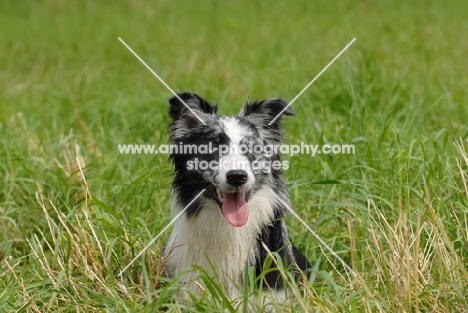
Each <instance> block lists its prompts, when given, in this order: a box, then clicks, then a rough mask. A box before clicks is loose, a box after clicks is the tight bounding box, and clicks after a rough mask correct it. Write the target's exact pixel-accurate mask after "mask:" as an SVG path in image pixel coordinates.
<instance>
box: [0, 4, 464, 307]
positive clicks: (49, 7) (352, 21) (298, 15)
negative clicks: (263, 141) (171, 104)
mask: <svg viewBox="0 0 468 313" xmlns="http://www.w3.org/2000/svg"><path fill="white" fill-rule="evenodd" d="M466 12H468V3H467V2H466V1H463V0H458V1H447V2H442V1H422V0H416V1H411V2H408V3H407V2H405V1H383V0H382V1H341V2H336V3H331V2H329V1H325V0H318V1H313V2H310V1H296V2H291V3H289V2H286V1H281V2H280V1H278V2H273V1H263V0H259V1H242V3H241V2H239V1H230V0H228V1H215V0H210V1H198V2H195V1H192V2H188V1H179V0H176V1H155V2H154V3H153V2H150V1H143V0H129V1H114V2H112V3H111V2H107V3H106V2H97V1H74V2H71V1H62V0H44V1H27V0H21V1H2V2H0V28H1V29H2V36H1V40H0V51H1V52H0V84H1V86H2V88H1V92H0V261H1V267H0V311H5V312H24V311H26V312H57V311H60V312H75V311H80V312H114V311H117V312H146V311H147V312H154V311H158V310H167V311H169V312H179V311H181V310H183V306H184V305H191V308H190V311H191V312H207V311H208V312H220V311H222V310H223V309H228V311H229V310H230V311H233V310H234V309H232V308H233V307H235V305H236V304H235V303H230V302H229V301H227V300H226V299H225V298H224V295H223V292H222V290H221V289H220V286H219V284H218V283H217V282H216V280H213V279H211V278H210V277H209V275H206V274H201V275H200V282H202V283H203V284H204V286H205V291H206V292H205V293H204V294H203V295H201V296H200V297H199V298H195V297H194V298H192V299H191V300H190V301H189V303H187V302H186V301H183V300H181V299H178V298H177V293H176V291H177V290H178V289H179V288H180V285H179V284H178V283H177V280H175V281H167V280H166V279H164V278H163V277H161V276H162V273H161V262H160V261H161V260H160V253H161V249H162V247H163V245H164V239H161V240H158V241H157V242H156V243H155V244H154V245H153V246H152V247H151V249H150V250H148V251H147V252H146V253H145V255H144V257H142V258H140V259H139V260H138V261H137V262H136V263H135V264H134V266H132V267H131V268H130V269H129V270H128V271H127V272H126V273H125V274H124V278H123V279H122V280H120V279H117V278H115V277H116V274H117V273H118V272H119V271H120V270H121V269H122V268H123V267H124V266H125V265H126V264H127V263H128V262H129V261H130V260H131V259H132V258H133V256H135V255H136V254H137V253H138V252H139V251H140V250H141V248H142V247H144V246H145V245H146V243H148V242H149V241H150V240H151V239H152V238H153V236H155V235H156V234H157V233H158V232H159V231H160V230H161V229H162V228H163V227H164V226H165V225H166V224H167V223H168V222H169V220H170V215H169V201H168V200H169V199H168V197H169V185H170V182H171V171H172V170H171V166H170V164H169V163H168V162H167V158H166V156H162V155H157V156H148V155H132V156H129V155H119V153H118V149H117V145H118V144H127V143H151V144H163V143H167V138H168V124H169V118H168V116H167V113H166V112H167V100H168V98H170V97H171V94H170V93H169V92H168V91H167V90H166V89H165V88H164V86H162V85H161V84H160V83H159V82H158V81H157V80H156V78H154V77H153V76H152V75H151V74H150V72H149V71H148V70H147V69H146V68H144V67H143V65H141V64H140V62H138V60H137V59H136V58H135V57H134V56H133V55H131V54H130V52H129V51H128V50H127V49H126V48H125V47H124V46H123V45H122V44H121V43H120V42H119V41H118V40H117V38H118V37H121V38H122V39H123V40H125V41H126V42H127V43H128V44H129V45H130V46H131V47H132V48H133V49H134V50H135V51H136V52H137V53H138V54H139V55H140V56H141V57H142V58H143V59H144V60H145V61H146V62H147V63H148V64H149V65H150V66H151V67H152V68H153V69H154V70H155V71H156V72H157V73H158V74H159V75H160V76H161V77H162V78H163V79H164V80H165V81H166V82H167V83H168V84H169V85H170V86H172V87H173V88H174V89H176V90H192V91H195V92H197V93H199V94H200V95H202V96H204V97H206V98H208V99H211V100H218V101H219V103H220V104H221V111H222V112H223V113H226V114H233V113H236V112H237V111H238V110H239V109H240V107H241V105H242V103H243V102H244V101H245V100H246V99H247V98H250V99H263V98H268V97H282V98H285V99H287V100H291V99H292V98H293V97H294V96H295V95H296V94H297V93H298V92H299V91H300V90H301V89H302V88H303V87H304V86H305V85H306V84H307V83H308V82H309V81H310V80H311V79H312V78H313V77H314V76H315V75H316V74H317V73H318V72H319V71H320V70H321V69H322V68H323V67H324V66H325V65H326V64H327V63H328V62H329V61H330V60H331V59H332V58H333V57H334V56H335V55H336V54H337V53H338V52H339V51H340V50H341V49H342V48H343V47H344V46H345V45H346V44H347V43H348V42H349V41H351V39H352V38H354V37H356V38H357V41H356V42H355V43H354V44H353V45H352V46H351V48H350V49H349V50H348V51H347V52H346V53H345V54H344V55H343V56H342V57H341V58H340V59H339V60H338V61H337V62H336V63H335V64H333V65H332V66H331V67H330V68H329V69H328V70H327V71H326V72H325V73H324V74H323V76H322V77H320V78H319V80H317V81H316V82H315V83H314V84H313V85H312V86H311V87H310V88H309V89H308V90H307V92H306V93H304V94H303V95H302V96H301V97H300V98H299V100H298V101H297V102H295V103H294V105H293V108H294V110H295V111H296V113H297V116H296V117H294V118H288V119H285V123H284V125H285V138H286V142H287V143H298V142H301V141H304V142H307V143H311V144H312V143H313V144H324V143H354V144H355V145H356V154H355V155H351V156H349V155H334V156H330V155H328V156H324V155H322V156H319V157H313V158H312V157H309V156H306V155H298V156H294V157H289V156H286V157H285V158H286V159H287V160H289V161H290V165H291V166H290V169H289V170H288V171H286V172H285V177H286V179H287V182H288V188H289V190H290V192H291V195H292V201H293V204H294V208H295V210H296V211H297V212H298V214H299V215H300V216H301V217H302V218H303V219H304V220H305V221H307V223H308V224H309V225H311V227H312V228H313V229H314V230H315V231H316V232H317V233H318V234H319V235H320V236H321V238H323V239H324V240H325V241H326V242H327V243H328V245H330V246H331V247H332V248H333V250H334V251H335V252H336V253H337V254H338V255H340V257H341V258H343V259H344V260H345V261H346V262H347V263H348V264H350V266H351V267H352V268H353V270H354V271H355V272H356V273H357V274H358V275H357V277H354V278H353V277H348V276H347V274H346V271H345V270H344V268H343V266H342V265H341V263H340V262H339V261H338V260H337V259H335V258H334V257H333V256H332V255H331V254H330V253H329V252H328V251H326V250H323V251H322V250H321V248H320V245H319V243H318V241H317V240H315V238H314V237H313V236H312V235H311V234H310V233H309V232H308V231H307V230H306V229H305V228H304V227H303V226H302V225H301V224H300V223H299V222H298V221H296V220H295V219H294V218H292V217H288V219H287V223H288V227H289V229H290V232H291V234H292V236H293V238H294V240H295V242H296V244H297V245H298V246H299V247H300V248H301V249H302V251H304V252H306V254H307V255H308V257H309V258H310V259H311V260H313V263H314V264H315V266H316V268H317V271H316V274H315V275H316V278H317V279H314V280H311V281H309V282H307V283H306V284H305V286H304V288H302V289H301V288H297V287H296V286H292V287H291V288H292V290H293V291H294V292H295V293H296V297H295V300H294V301H288V302H286V303H285V304H284V307H283V308H282V309H279V311H294V312H301V311H307V312H379V311H380V312H387V311H393V312H396V311H398V312H435V311H436V312H464V311H468V300H467V299H466V296H467V293H468V290H467V288H468V287H467V286H468V272H467V264H468V248H467V247H468V221H467V220H468V219H467V212H468V188H467V182H466V181H467V178H468V156H467V153H466V150H464V149H468V145H467V144H466V140H467V136H468V126H467V123H466V122H467V121H468V106H467V105H466V104H467V100H468V91H467V90H468V78H467V75H466V69H467V68H468V59H467V58H466V56H465V55H466V51H468V39H467V37H466V33H468V20H467V19H466ZM80 167H81V169H80ZM327 181H328V182H332V183H326V182H327ZM167 235H168V233H167V234H166V238H167ZM249 277H250V279H251V280H253V279H255V278H254V277H251V276H249ZM251 292H254V293H255V290H253V291H252V290H251V289H250V287H249V286H245V295H246V296H245V298H248V297H249V293H251ZM250 298H253V297H250ZM259 299H260V300H261V296H260V295H259ZM259 302H261V301H259ZM276 305H277V306H279V304H276ZM254 306H257V309H258V310H260V306H261V304H260V303H258V304H254Z"/></svg>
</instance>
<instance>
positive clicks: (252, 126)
mask: <svg viewBox="0 0 468 313" xmlns="http://www.w3.org/2000/svg"><path fill="white" fill-rule="evenodd" d="M178 96H179V98H180V99H182V100H183V101H184V102H185V103H186V104H187V105H188V107H190V109H191V110H189V109H188V108H187V107H186V106H185V105H184V103H182V102H181V101H180V100H179V99H178V98H177V97H174V98H172V99H171V100H170V101H169V103H170V110H169V114H170V116H171V118H172V123H171V135H170V140H171V142H172V144H173V146H176V147H177V148H179V149H178V151H175V150H176V149H171V150H173V151H171V156H170V159H171V160H172V161H173V162H174V167H175V178H174V182H173V184H172V193H171V205H172V214H173V216H175V215H177V214H178V213H180V212H181V211H182V210H183V209H184V208H185V207H186V206H187V205H188V204H189V203H190V202H191V201H192V200H193V199H194V198H195V197H196V196H197V195H198V194H199V193H200V192H201V191H202V190H203V189H206V190H205V192H204V193H203V194H202V195H201V196H200V197H198V198H197V199H196V200H195V202H193V203H192V204H191V205H190V206H189V207H188V208H187V210H186V211H185V213H184V215H182V216H181V217H180V218H178V219H177V220H176V222H175V224H174V230H173V232H172V234H171V236H170V239H169V242H168V243H167V245H166V247H165V251H164V254H165V256H166V257H167V261H168V273H169V275H170V276H174V275H178V274H179V273H181V272H183V271H186V270H189V269H190V268H191V267H192V265H198V266H201V267H202V268H204V269H205V270H206V271H207V272H208V273H210V274H212V275H216V276H217V277H218V278H219V279H220V281H221V283H222V284H223V286H224V288H226V290H225V291H226V292H227V294H228V295H229V296H230V297H231V299H234V298H236V297H238V296H239V295H240V293H239V292H238V287H239V285H240V286H242V284H243V276H244V272H245V267H246V266H253V267H254V268H255V270H256V272H257V274H260V273H261V272H262V269H263V266H264V261H265V260H266V258H267V257H268V253H269V252H268V251H267V249H268V250H270V251H271V252H277V253H279V255H280V256H281V257H282V258H283V261H284V262H285V263H286V264H290V265H293V266H295V267H296V269H298V270H302V271H304V270H306V269H308V268H309V269H310V268H311V266H310V263H309V262H308V260H307V259H306V258H305V257H304V256H303V255H302V254H301V253H300V252H299V251H298V250H297V249H296V248H295V247H294V246H293V245H292V244H291V239H290V237H289V235H288V232H287V229H286V226H285V224H284V221H283V216H284V214H285V213H286V211H287V209H286V207H285V204H286V205H290V197H289V194H288V191H287V189H286V187H285V184H284V181H283V178H282V174H281V169H285V166H287V164H285V162H284V161H283V162H282V161H281V159H280V155H279V153H278V151H274V150H275V149H266V148H267V147H270V148H271V147H272V146H274V145H276V146H277V145H278V144H279V143H280V142H281V140H282V133H281V127H280V118H278V119H276V120H275V121H274V122H273V123H272V124H271V125H268V123H270V121H271V120H272V119H273V118H275V117H276V115H277V114H278V113H280V112H281V111H282V110H283V109H284V108H285V107H286V106H287V103H286V102H285V101H283V100H281V99H268V100H263V101H257V102H253V103H247V104H246V105H245V106H244V107H243V109H242V110H241V112H240V113H239V114H237V115H235V116H224V115H219V114H218V113H217V111H218V106H217V105H211V104H210V103H209V102H208V101H206V100H205V99H203V98H201V97H199V96H198V95H196V94H193V93H189V92H185V93H180V94H178ZM192 111H193V112H194V113H196V116H195V115H194V114H193V112H192ZM283 114H284V115H294V112H293V111H292V110H291V109H290V108H288V109H287V110H285V111H284V113H283ZM198 117H199V118H200V119H201V120H203V121H204V122H205V123H203V122H201V120H200V119H199V118H198ZM205 124H206V125H205ZM187 147H189V148H190V149H186V148H187ZM265 247H267V249H265ZM195 277H196V273H195V272H193V271H191V272H190V271H187V273H186V274H185V276H184V280H185V281H189V280H191V279H194V278H195ZM188 285H190V284H188ZM191 285H192V286H195V284H191ZM264 285H266V286H268V287H269V288H271V289H274V290H276V291H277V292H278V293H279V294H281V293H282V291H283V286H282V280H281V279H280V273H279V272H278V271H273V272H269V273H268V274H267V275H266V276H265V278H264ZM194 289H197V288H196V287H193V288H192V290H194Z"/></svg>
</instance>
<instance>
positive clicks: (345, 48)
mask: <svg viewBox="0 0 468 313" xmlns="http://www.w3.org/2000/svg"><path fill="white" fill-rule="evenodd" d="M355 41H356V38H354V39H353V40H351V42H350V43H348V44H347V45H346V47H344V48H343V50H341V51H340V53H338V54H337V55H336V57H335V58H334V59H333V60H331V61H330V63H328V64H327V66H325V67H324V68H323V70H322V71H321V72H320V73H318V74H317V76H315V77H314V79H312V80H311V81H310V83H308V84H307V86H305V87H304V89H302V90H301V92H300V93H298V94H297V96H295V97H294V99H292V100H291V101H290V102H289V104H288V105H287V106H286V107H285V108H284V109H283V110H281V112H279V113H278V115H276V116H275V118H274V119H272V120H271V122H270V123H268V125H271V124H272V123H273V122H274V121H276V119H277V118H278V117H280V115H281V114H283V112H284V111H286V110H287V109H288V108H289V107H290V106H291V104H293V103H294V101H296V100H297V98H299V97H300V96H301V95H302V94H303V93H304V92H305V91H306V90H307V88H309V87H310V85H312V84H313V83H314V82H315V81H316V80H317V79H318V78H319V77H320V75H322V74H323V72H325V71H326V70H327V69H328V68H329V67H330V66H331V65H332V64H333V62H335V61H336V59H338V58H339V57H340V56H341V55H342V54H343V53H344V52H345V51H346V50H347V49H348V48H349V46H351V45H352V44H353V42H355Z"/></svg>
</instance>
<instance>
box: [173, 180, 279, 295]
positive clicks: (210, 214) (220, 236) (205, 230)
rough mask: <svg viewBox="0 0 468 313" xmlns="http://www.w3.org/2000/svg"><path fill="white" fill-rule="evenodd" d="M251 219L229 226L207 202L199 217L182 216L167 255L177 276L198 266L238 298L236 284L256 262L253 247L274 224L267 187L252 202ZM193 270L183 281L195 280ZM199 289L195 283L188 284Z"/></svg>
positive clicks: (216, 208)
mask: <svg viewBox="0 0 468 313" xmlns="http://www.w3.org/2000/svg"><path fill="white" fill-rule="evenodd" d="M173 196H174V199H173V205H175V209H173V214H174V215H175V214H177V213H179V212H180V210H181V209H183V208H180V207H177V204H176V202H177V200H176V199H177V195H173ZM249 210H250V214H249V219H248V221H247V223H246V224H245V225H244V226H242V227H234V226H232V225H230V224H229V223H228V222H227V221H226V219H225V218H224V217H223V215H222V214H221V210H220V209H219V207H218V205H217V204H216V203H215V202H213V201H209V200H208V201H207V202H206V203H205V206H204V207H203V208H202V209H201V211H200V212H199V214H198V215H197V216H194V217H190V218H187V217H186V216H185V215H182V216H181V217H180V218H179V219H178V220H177V221H176V222H175V224H174V225H175V226H174V230H173V232H172V234H171V236H170V238H169V242H168V244H167V246H166V251H165V255H167V254H169V253H170V255H169V256H168V265H169V267H170V268H171V270H172V271H173V274H174V275H178V274H179V273H181V272H182V271H185V270H188V269H190V268H191V267H192V265H198V266H200V267H202V268H204V269H205V271H206V272H207V273H208V274H210V275H214V274H215V275H216V276H217V277H219V279H220V282H221V283H222V284H223V285H224V287H225V288H226V292H227V293H228V294H229V295H230V296H231V298H235V297H237V296H238V295H239V294H238V292H237V288H236V285H237V286H238V285H241V284H242V282H243V275H244V269H245V266H246V264H247V263H248V261H253V257H254V256H255V253H256V251H253V249H252V246H253V244H254V243H255V240H256V238H257V236H258V234H259V233H260V230H261V228H262V227H263V226H265V225H267V224H269V223H271V221H272V219H273V216H274V212H273V206H272V204H271V193H270V192H269V191H268V189H267V188H266V187H265V188H264V189H262V190H259V191H258V192H256V193H255V196H254V197H252V198H251V199H250V201H249ZM196 276H197V274H196V273H195V272H193V271H191V272H188V273H187V274H186V275H185V276H184V278H183V280H184V281H190V280H192V279H194V278H196ZM188 286H190V287H189V288H191V289H192V290H196V289H197V288H196V287H195V286H196V285H195V284H188Z"/></svg>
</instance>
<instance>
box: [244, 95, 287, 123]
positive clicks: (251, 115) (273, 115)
mask: <svg viewBox="0 0 468 313" xmlns="http://www.w3.org/2000/svg"><path fill="white" fill-rule="evenodd" d="M285 108H287V109H286V110H284V109H285ZM283 110H284V112H282V111H283ZM281 112H282V113H281ZM280 113H281V115H279V116H278V114H280ZM283 115H295V114H294V111H293V110H292V109H291V107H290V106H289V107H288V103H287V102H286V101H284V100H283V99H278V98H273V99H265V100H261V101H256V102H253V103H247V104H246V105H245V106H244V107H243V108H242V110H241V112H240V113H239V116H241V117H245V118H248V119H251V120H253V121H255V122H256V124H261V125H263V126H264V128H273V129H279V128H280V121H281V118H282V117H283ZM273 120H274V121H273ZM271 121H273V123H271ZM270 123H271V125H270Z"/></svg>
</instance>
